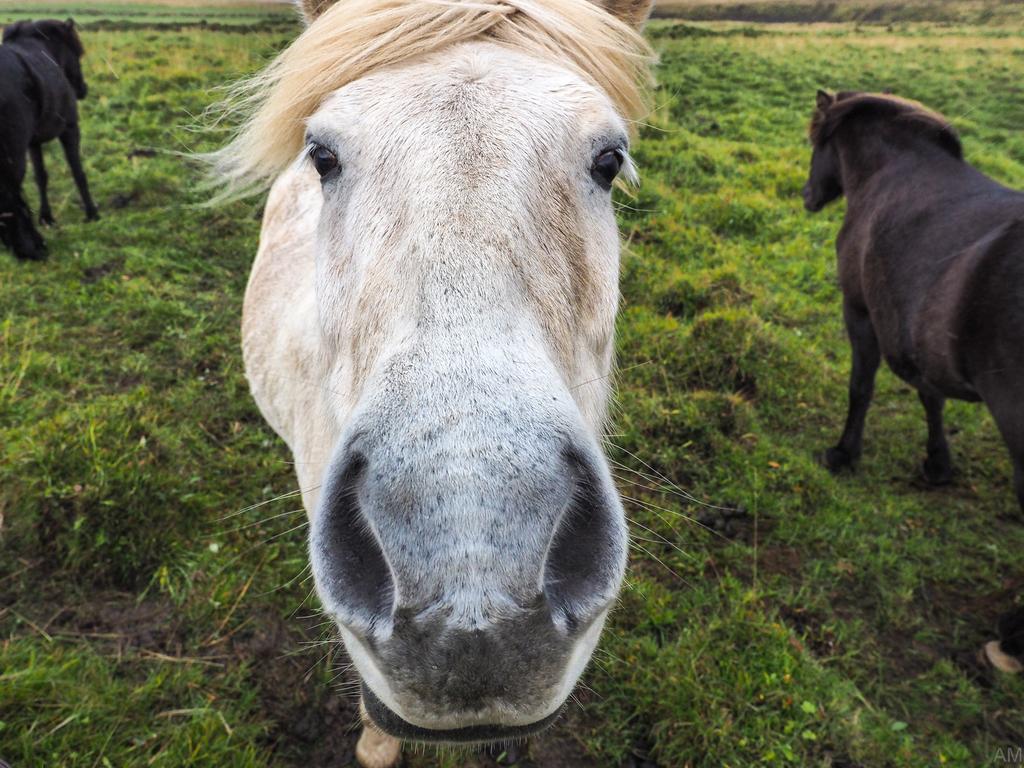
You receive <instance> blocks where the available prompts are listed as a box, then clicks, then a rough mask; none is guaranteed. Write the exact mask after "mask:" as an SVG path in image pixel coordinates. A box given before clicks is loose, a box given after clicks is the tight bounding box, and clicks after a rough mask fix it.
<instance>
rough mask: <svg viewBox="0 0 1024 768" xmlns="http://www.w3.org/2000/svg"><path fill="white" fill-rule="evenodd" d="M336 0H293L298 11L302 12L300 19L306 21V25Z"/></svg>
mask: <svg viewBox="0 0 1024 768" xmlns="http://www.w3.org/2000/svg"><path fill="white" fill-rule="evenodd" d="M335 1H336V0H295V5H296V6H297V7H298V9H299V13H300V14H302V20H303V21H304V22H306V26H307V27H308V26H309V25H310V24H312V23H313V22H314V21H316V20H317V19H318V18H320V14H322V13H323V12H324V11H326V10H327V9H328V8H330V7H331V6H332V5H334V3H335Z"/></svg>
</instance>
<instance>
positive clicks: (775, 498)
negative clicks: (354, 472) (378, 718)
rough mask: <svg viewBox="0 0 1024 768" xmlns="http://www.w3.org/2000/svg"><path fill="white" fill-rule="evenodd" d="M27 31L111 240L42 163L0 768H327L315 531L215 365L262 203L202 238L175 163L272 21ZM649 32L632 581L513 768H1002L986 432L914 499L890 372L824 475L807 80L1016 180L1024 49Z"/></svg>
mask: <svg viewBox="0 0 1024 768" xmlns="http://www.w3.org/2000/svg"><path fill="white" fill-rule="evenodd" d="M43 7H45V8H47V9H48V10H51V9H52V11H53V13H54V14H61V15H66V14H67V13H72V14H74V15H75V16H76V17H78V18H79V19H80V20H81V21H82V22H83V25H84V31H83V39H84V41H85V44H86V46H87V48H88V56H87V58H86V76H87V79H88V81H89V84H90V97H89V99H88V100H87V101H86V102H84V103H83V105H82V111H83V114H84V118H83V120H84V130H83V133H84V137H83V146H84V155H85V158H86V167H87V172H88V173H89V178H90V182H91V184H92V186H93V190H94V195H95V197H96V198H97V201H98V204H99V206H100V210H101V215H102V216H103V219H102V220H101V221H100V222H99V223H96V224H88V225H87V224H84V223H83V215H82V213H81V211H80V210H79V208H78V206H77V197H76V195H75V194H74V191H73V186H72V184H71V181H70V178H69V173H68V172H67V170H66V167H65V165H64V163H63V160H62V159H61V158H60V157H59V152H58V150H57V148H56V147H50V148H49V149H48V151H47V159H48V162H49V168H50V176H51V199H52V201H53V203H54V211H55V215H56V216H57V219H58V222H59V223H58V225H57V226H56V227H54V228H51V229H48V230H47V231H46V232H45V236H46V237H47V240H48V242H49V245H50V248H51V254H52V255H51V258H50V260H49V261H48V262H46V263H43V264H18V263H15V262H14V260H13V259H11V258H10V257H8V256H4V255H2V254H0V451H2V453H0V521H2V522H0V526H2V527H0V757H2V758H3V759H5V760H7V761H8V762H10V763H11V765H12V766H13V768H27V767H28V766H67V767H68V768H71V767H74V768H78V767H79V766H87V767H89V766H94V767H98V766H106V767H107V768H120V767H121V766H150V765H152V766H185V765H189V766H193V765H194V766H211V767H212V766H216V767H217V768H223V767H225V766H239V767H241V766H246V767H251V766H302V767H303V768H313V767H315V766H339V765H346V764H348V762H349V761H350V760H351V757H352V747H353V742H354V736H355V731H354V730H353V726H354V723H355V702H354V699H353V698H352V695H351V688H350V687H349V686H348V685H347V684H346V681H347V678H346V677H345V674H344V671H343V670H344V662H343V659H341V658H339V656H340V654H339V651H338V649H337V647H336V646H335V645H333V644H330V643H329V642H325V641H327V640H329V638H330V637H331V635H330V632H329V629H328V627H326V626H325V625H323V624H321V620H320V619H319V618H318V617H317V611H316V605H315V598H312V597H310V594H309V593H310V589H311V584H310V581H309V580H308V578H306V576H307V572H306V571H305V570H304V569H305V551H304V540H303V531H302V529H301V524H302V521H303V514H302V512H301V510H299V509H298V507H299V504H298V503H297V502H296V501H295V499H293V498H280V497H281V496H282V495H283V494H287V493H288V492H289V491H291V490H293V489H294V487H295V483H294V479H293V476H292V472H291V466H290V464H289V461H290V458H291V457H290V455H289V454H288V453H287V451H286V450H285V448H284V446H283V445H282V444H281V443H280V441H279V440H278V439H276V437H275V436H274V435H273V434H272V432H271V431H270V430H269V429H268V428H267V427H266V426H265V425H264V424H263V422H262V420H261V418H260V416H259V414H258V413H257V412H256V409H255V407H254V405H253V404H252V402H251V400H250V397H249V394H248V391H247V387H246V383H245V380H244V377H243V374H242V368H241V357H240V352H239V334H238V324H239V318H240V308H241V296H242V291H243V288H244V285H245V280H246V275H247V271H248V267H249V263H250V260H251V259H252V256H253V254H254V252H255V248H256V240H257V236H258V229H259V221H258V216H259V212H260V201H259V200H253V201H248V202H242V203H235V204H232V205H229V206H225V207H221V208H213V209H211V208H201V207H198V206H197V204H198V203H200V202H201V201H203V199H204V193H203V192H202V191H200V190H199V189H198V188H197V186H196V181H197V179H198V174H197V171H196V170H195V169H194V168H193V167H192V166H190V165H189V164H188V163H187V162H186V161H185V160H184V159H183V158H182V157H181V156H180V155H179V154H176V153H177V152H179V151H183V150H199V149H206V148H211V147H213V146H216V145H217V143H218V142H219V141H220V140H221V138H222V137H220V136H217V135H214V134H212V133H209V132H202V131H200V132H196V131H193V130H190V129H189V126H190V125H191V124H193V122H194V120H193V118H194V116H196V115H198V114H200V113H201V112H202V110H203V109H204V107H205V106H206V105H207V104H208V103H210V102H211V101H212V100H213V99H215V98H216V93H215V91H214V89H215V88H216V87H217V86H219V85H222V84H224V83H226V82H228V81H230V80H231V79H233V78H235V77H236V76H238V75H239V74H241V73H245V72H250V71H252V70H254V69H255V68H257V67H258V66H260V65H261V64H262V63H263V62H265V61H266V60H267V59H268V57H269V56H270V55H272V53H273V52H274V51H275V50H277V49H278V48H280V47H281V46H282V45H283V44H285V43H286V41H287V40H289V39H290V38H291V37H292V36H293V35H294V34H295V32H296V28H295V27H294V26H293V23H292V21H291V19H290V17H289V16H287V15H283V14H282V12H281V11H280V10H277V9H257V8H253V7H235V6H231V7H219V8H203V9H194V8H188V7H183V6H177V5H174V6H161V7H154V8H151V9H146V8H145V7H143V6H136V5H131V4H127V5H123V4H109V5H101V6H92V7H91V8H92V10H93V11H96V12H97V13H95V14H93V15H92V16H90V14H89V13H87V12H86V10H84V9H79V8H78V7H77V6H69V5H68V4H67V3H64V4H56V3H54V4H52V5H46V6H43ZM38 8H39V6H27V5H21V6H19V5H16V4H11V5H9V6H6V7H0V20H3V19H8V20H9V19H11V18H20V17H23V16H25V15H26V14H27V13H35V14H37V15H38V14H39V10H38ZM204 21H205V23H203V22H204ZM649 32H650V35H651V38H652V40H653V41H654V43H655V45H656V47H657V48H658V50H659V51H660V53H661V62H662V63H661V67H660V71H659V81H660V87H659V90H658V94H657V103H658V109H657V113H656V114H655V116H654V117H653V119H652V121H651V123H650V125H647V126H644V127H643V128H642V129H641V131H640V139H639V141H638V142H637V144H636V146H635V156H636V159H637V161H638V164H639V167H640V170H641V175H642V179H643V184H642V186H641V188H640V189H639V191H638V192H637V193H636V195H635V197H633V198H630V197H627V196H620V198H619V202H620V221H621V225H622V230H623V233H624V237H625V239H626V241H627V242H628V248H627V251H626V252H625V254H624V257H623V277H622V293H623V308H622V313H621V317H620V321H619V337H618V355H619V364H620V367H621V373H620V375H619V379H618V391H619V394H618V399H617V405H616V409H615V423H614V429H613V430H612V433H613V434H612V435H611V436H610V437H609V446H608V450H609V453H610V455H611V456H612V458H613V460H614V461H615V462H616V465H617V466H618V467H619V469H618V470H617V475H618V478H619V482H620V487H621V490H622V492H623V495H624V496H625V497H626V499H627V506H628V514H629V516H630V518H631V520H632V522H633V533H634V535H635V544H634V551H633V554H632V562H631V567H630V572H629V577H628V587H627V588H626V589H625V591H624V593H623V598H622V604H621V607H620V608H619V609H618V610H617V611H616V612H615V614H614V617H613V620H612V621H611V625H610V628H609V630H608V632H607V633H606V636H605V638H604V640H603V641H602V645H601V649H600V650H599V651H598V653H597V655H596V657H595V662H594V663H593V664H592V666H591V668H590V669H589V671H588V672H587V674H586V676H585V683H586V686H585V687H583V688H581V689H580V690H579V692H578V699H579V701H580V706H573V707H571V708H570V710H569V711H568V713H567V714H566V716H565V717H564V718H563V719H562V721H561V722H560V723H559V725H558V726H557V727H556V728H555V729H554V730H553V731H551V732H550V733H548V734H547V735H545V736H543V737H541V738H539V739H536V740H535V741H534V742H532V743H531V745H530V747H529V751H530V758H529V760H531V761H532V763H531V762H527V761H526V760H525V759H524V760H522V761H520V763H519V764H520V765H523V766H526V765H531V764H532V765H535V766H539V767H541V768H556V767H561V766H569V767H570V768H578V767H580V766H595V767H604V766H631V767H633V768H640V767H641V766H644V767H646V768H650V766H655V765H656V766H661V767H662V768H669V767H672V768H674V767H676V766H680V767H681V766H733V767H734V768H743V767H745V766H753V765H794V766H819V765H820V766H836V767H837V768H838V767H839V766H844V767H846V768H850V767H852V766H872V767H873V766H933V765H949V766H979V765H995V764H999V763H998V762H997V760H998V756H999V754H1001V753H1000V752H999V750H1000V749H1002V750H1005V749H1006V748H1007V747H1012V748H1016V747H1017V746H1019V745H1024V708H1022V707H1021V706H1020V701H1021V696H1022V694H1024V685H1022V683H1021V681H1020V680H1014V679H993V678H990V677H988V676H985V675H983V674H980V673H979V672H978V671H977V670H976V669H975V668H974V667H973V665H972V664H971V662H970V657H971V654H972V652H973V651H974V649H975V648H976V647H977V646H978V645H979V644H980V643H981V642H982V641H983V640H984V639H987V638H989V637H991V636H992V634H991V629H992V625H993V622H994V620H995V617H996V616H997V615H998V614H999V613H1000V612H1002V611H1003V610H1005V609H1007V608H1009V607H1010V606H1011V605H1013V604H1014V601H1015V600H1016V599H1017V596H1018V594H1019V593H1020V592H1021V588H1022V587H1024V564H1022V562H1021V559H1020V552H1021V551H1022V548H1024V527H1022V525H1021V520H1020V514H1019V511H1018V510H1017V508H1016V504H1015V501H1014V499H1013V494H1012V490H1011V482H1010V464H1009V460H1008V458H1007V455H1006V452H1005V450H1004V448H1003V445H1002V443H1001V441H1000V439H999V437H998V435H997V433H996V431H995V428H994V425H993V423H992V421H991V419H990V418H989V416H988V414H987V413H986V412H985V411H984V410H983V409H982V408H980V407H977V406H969V405H966V404H954V405H953V406H952V407H951V408H950V409H949V415H948V420H949V426H950V428H951V431H952V433H953V435H952V439H951V442H952V449H953V452H954V457H955V460H956V462H957V466H958V474H957V477H956V481H955V483H954V485H953V486H951V487H949V488H946V489H943V490H938V491H935V490H925V489H924V488H922V487H921V486H920V484H919V483H918V482H917V481H916V480H915V478H916V472H917V465H918V462H919V461H920V459H921V458H922V454H923V441H924V434H925V427H924V420H923V414H922V413H921V408H920V406H919V404H918V402H917V398H916V396H915V395H914V394H913V393H912V392H911V391H910V390H909V389H908V388H907V387H906V386H904V385H902V384H901V383H900V382H898V381H897V380H896V379H895V378H894V377H893V376H892V375H891V374H889V373H887V372H883V373H882V374H881V376H880V379H879V392H878V397H877V400H876V405H875V407H874V409H873V410H872V412H871V414H870V416H869V421H868V432H867V439H866V451H865V455H864V458H863V460H862V463H861V467H860V470H859V471H858V472H857V473H856V474H853V475H848V476H844V477H840V478H833V477H831V476H830V475H829V474H828V473H827V472H825V471H824V470H823V469H821V468H820V467H819V466H818V465H817V464H816V462H815V458H814V456H815V453H816V452H818V451H819V450H821V449H823V448H824V447H826V446H827V445H829V444H830V442H831V441H833V440H834V439H835V438H836V436H837V434H838V430H839V428H840V426H841V423H842V419H843V416H844V408H845V379H846V375H847V371H848V359H847V356H848V351H847V345H846V341H845V336H844V332H843V329H842V325H841V320H840V311H839V294H838V289H837V286H836V274H835V265H834V255H833V247H832V242H833V239H834V236H835V233H836V231H837V228H838V225H839V222H840V220H841V206H840V207H836V208H833V209H831V210H829V211H828V212H826V213H823V214H820V215H818V216H816V217H812V216H809V215H808V214H806V213H804V211H803V209H802V207H801V205H800V198H799V190H800V186H801V185H802V183H803V181H804V174H805V169H806V166H807V163H808V160H809V151H808V148H807V146H806V142H805V139H804V129H805V125H806V122H807V118H808V116H809V111H810V109H811V107H812V105H813V98H814V91H815V89H816V88H818V87H819V86H826V87H834V88H861V89H873V90H881V89H886V88H888V89H892V90H893V91H895V92H897V93H899V94H903V95H906V96H911V97H914V98H918V99H921V100H923V101H925V102H926V103H928V104H929V105H931V106H933V107H934V108H936V109H938V110H940V111H943V112H944V113H946V114H947V115H948V116H949V117H950V118H951V119H952V120H953V121H954V123H955V124H956V125H957V126H958V127H959V129H960V130H961V132H962V135H963V138H964V144H965V149H966V155H967V157H968V158H969V159H970V160H971V161H972V162H974V163H976V164H977V165H978V166H980V167H981V168H982V169H983V170H985V171H986V172H989V173H990V174H992V175H994V176H996V177H997V178H999V179H1001V180H1003V181H1004V182H1006V183H1008V184H1010V185H1013V186H1017V187H1024V132H1022V131H1021V126H1022V125H1024V97H1022V86H1021V83H1022V82H1024V55H1021V49H1022V46H1021V42H1022V41H1021V37H1020V34H1019V32H1018V31H1017V28H1014V27H1006V26H1000V25H998V24H989V25H984V26H956V25H952V24H949V23H944V24H942V25H934V24H928V23H924V22H915V23H902V22H901V23H898V24H896V25H889V26H885V25H876V26H872V25H863V24H860V25H853V24H849V25H846V24H834V25H814V26H800V25H790V24H787V25H760V26H758V25H744V24H738V23H718V22H714V23H673V22H664V21H658V22H655V23H653V24H652V25H651V26H650V28H649ZM26 194H27V196H28V199H29V200H31V201H33V205H35V202H34V201H35V190H34V187H33V186H32V185H31V183H29V184H28V185H27V187H26ZM688 495H692V496H694V497H695V498H696V499H699V500H700V501H701V502H704V503H705V504H712V505H715V506H716V507H724V508H727V509H716V508H713V507H707V506H704V505H703V504H698V503H693V502H691V501H689V500H688V499H687V498H685V496H688ZM254 505H259V506H254ZM408 759H409V764H410V765H411V766H413V768H417V767H425V766H433V765H442V766H461V765H477V766H492V765H494V763H495V758H494V757H493V756H485V755H473V754H464V753H436V752H434V751H429V750H428V751H413V752H412V753H411V754H410V755H409V758H408Z"/></svg>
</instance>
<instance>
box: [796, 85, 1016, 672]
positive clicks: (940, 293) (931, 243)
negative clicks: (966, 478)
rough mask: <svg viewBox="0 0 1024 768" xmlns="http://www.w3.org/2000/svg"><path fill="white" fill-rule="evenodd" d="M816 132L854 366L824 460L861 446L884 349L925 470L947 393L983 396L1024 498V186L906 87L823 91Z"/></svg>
mask: <svg viewBox="0 0 1024 768" xmlns="http://www.w3.org/2000/svg"><path fill="white" fill-rule="evenodd" d="M810 137H811V142H812V144H813V146H814V154H813V157H812V159H811V172H810V178H809V179H808V181H807V184H806V185H805V186H804V192H803V195H804V205H805V206H806V208H807V210H809V211H819V210H821V208H822V207H824V206H825V205H826V204H827V203H829V202H830V201H832V200H834V199H836V198H838V197H839V196H841V195H845V196H846V201H847V202H846V218H845V220H844V221H843V227H842V229H841V230H840V232H839V236H838V238H837V240H836V252H837V254H838V259H839V282H840V285H841V287H842V290H843V316H844V318H845V320H846V329H847V331H848V333H849V336H850V344H851V346H852V349H853V366H852V371H851V374H850V402H849V413H848V415H847V418H846V427H845V429H844V430H843V434H842V437H840V439H839V443H838V444H837V445H836V446H834V447H833V448H830V449H829V450H828V451H826V453H825V463H826V465H827V466H828V467H829V469H831V470H833V471H838V470H840V469H843V468H846V467H850V466H852V465H853V464H854V463H855V462H856V461H857V459H858V457H859V456H860V453H861V437H862V435H863V431H864V417H865V415H866V414H867V410H868V406H869V404H870V402H871V396H872V392H873V388H874V380H875V372H876V371H877V370H878V365H879V362H880V359H881V358H882V357H884V358H885V360H886V362H887V363H888V364H889V367H890V368H892V370H893V371H894V372H895V373H896V374H897V375H898V376H899V377H900V378H902V379H903V380H905V381H906V382H908V383H909V384H911V385H912V386H914V387H915V388H916V389H917V391H918V395H919V397H920V398H921V402H922V404H923V405H924V409H925V414H926V416H927V422H928V443H927V451H928V453H927V458H926V459H925V462H924V466H923V472H924V476H925V478H926V479H927V480H928V481H930V482H932V483H935V484H943V483H948V482H949V481H950V479H951V478H952V465H951V462H950V455H949V446H948V445H947V443H946V436H945V433H944V430H943V426H942V410H943V405H944V403H945V399H946V398H949V397H952V398H957V399H960V400H971V401H979V400H980V401H983V402H984V403H985V404H986V405H987V406H988V408H989V410H990V411H991V413H992V416H993V417H994V418H995V422H996V425H997V426H998V428H999V431H1000V432H1001V433H1002V436H1003V439H1004V440H1005V441H1006V445H1007V447H1008V448H1009V449H1010V456H1011V458H1012V460H1013V466H1014V483H1015V487H1016V491H1017V498H1018V501H1019V502H1020V504H1021V507H1022V509H1024V193H1021V192H1017V191H1015V190H1012V189H1008V188H1006V187H1004V186H1002V185H1001V184H999V183H997V182H995V181H993V180H992V179H990V178H988V177H987V176H985V175H984V174H983V173H981V172H980V171H978V170H976V169H975V168H973V167H971V166H970V165H969V164H968V163H966V162H965V161H964V159H963V153H962V150H961V146H960V140H959V138H958V137H957V135H956V132H955V131H954V130H953V128H952V127H951V126H950V125H949V123H948V121H946V119H945V118H943V117H942V116H941V115H938V114H936V113H935V112H932V111H930V110H928V109H926V108H925V107H923V106H921V105H920V104H917V103H915V102H911V101H906V100H904V99H899V98H895V97H892V96H883V95H878V94H870V93H840V94H838V95H836V96H832V95H830V94H828V93H825V92H824V91H819V92H818V99H817V109H816V110H815V112H814V117H813V119H812V121H811V128H810ZM1008 622H1009V623H1008ZM1022 627H1024V614H1021V615H1016V617H1015V618H1014V617H1010V618H1008V619H1004V621H1003V623H1002V625H1001V628H1000V634H1002V635H1003V638H1004V647H1005V650H1007V651H1010V652H1011V653H1013V655H1016V653H1017V651H1021V652H1024V635H1022V636H1021V637H1020V638H1017V640H1016V641H1015V642H1014V643H1011V644H1008V643H1007V642H1005V641H1006V640H1007V639H1008V638H1009V637H1010V636H1012V635H1014V634H1015V633H1019V632H1020V631H1021V628H1022ZM1018 646H1019V647H1018Z"/></svg>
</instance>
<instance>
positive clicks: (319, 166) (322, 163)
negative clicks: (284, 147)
mask: <svg viewBox="0 0 1024 768" xmlns="http://www.w3.org/2000/svg"><path fill="white" fill-rule="evenodd" d="M309 156H310V158H312V160H313V167H314V168H316V172H317V173H319V174H320V178H323V177H324V176H326V175H327V174H328V173H330V172H331V171H333V170H334V169H335V168H337V167H338V158H337V157H335V155H334V153H333V152H331V150H329V149H328V148H327V147H325V146H323V145H321V144H314V145H313V146H311V147H310V148H309Z"/></svg>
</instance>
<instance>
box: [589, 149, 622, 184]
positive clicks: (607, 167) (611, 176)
mask: <svg viewBox="0 0 1024 768" xmlns="http://www.w3.org/2000/svg"><path fill="white" fill-rule="evenodd" d="M622 161H623V155H622V150H621V149H606V150H605V151H604V152H602V153H601V154H600V155H598V156H597V157H596V158H594V165H593V167H591V169H590V175H591V176H592V177H593V178H594V181H596V182H597V184H598V186H599V187H601V189H611V188H612V182H613V181H615V177H616V176H618V175H619V171H620V170H621V169H622Z"/></svg>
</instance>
